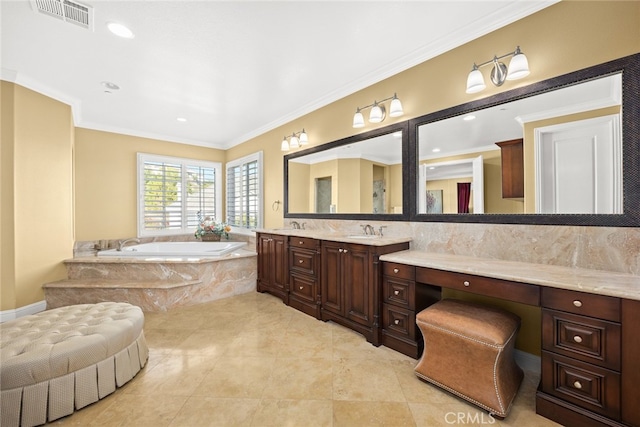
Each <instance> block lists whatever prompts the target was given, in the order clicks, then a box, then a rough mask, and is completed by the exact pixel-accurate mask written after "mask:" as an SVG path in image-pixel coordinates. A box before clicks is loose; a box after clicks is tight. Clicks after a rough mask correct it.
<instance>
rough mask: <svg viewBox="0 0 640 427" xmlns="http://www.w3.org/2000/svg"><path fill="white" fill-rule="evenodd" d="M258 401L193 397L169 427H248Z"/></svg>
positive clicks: (258, 403)
mask: <svg viewBox="0 0 640 427" xmlns="http://www.w3.org/2000/svg"><path fill="white" fill-rule="evenodd" d="M259 405H260V400H258V399H227V398H215V397H203V396H193V397H191V398H189V399H188V400H187V402H186V403H185V404H184V406H183V407H182V409H181V410H180V412H178V414H177V415H176V417H175V418H174V419H173V421H172V422H171V424H170V426H171V427H207V426H211V427H234V426H250V425H251V420H252V419H253V417H254V415H255V413H256V411H257V409H258V406H259Z"/></svg>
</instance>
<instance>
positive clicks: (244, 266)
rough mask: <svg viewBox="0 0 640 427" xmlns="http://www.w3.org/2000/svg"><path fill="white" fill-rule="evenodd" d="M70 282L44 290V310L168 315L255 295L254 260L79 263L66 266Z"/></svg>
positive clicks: (246, 254)
mask: <svg viewBox="0 0 640 427" xmlns="http://www.w3.org/2000/svg"><path fill="white" fill-rule="evenodd" d="M65 266H66V268H67V275H68V277H69V279H66V280H59V281H56V282H52V283H47V284H45V285H43V289H44V294H45V300H46V302H47V309H51V308H57V307H62V306H67V305H73V304H91V303H97V302H105V301H115V302H128V303H130V304H133V305H137V306H139V307H140V308H142V310H143V311H145V312H157V311H167V310H170V309H172V308H175V307H182V306H188V305H195V304H200V303H203V302H209V301H214V300H218V299H222V298H227V297H230V296H233V295H239V294H244V293H249V292H255V291H256V282H257V254H256V253H255V252H252V251H247V250H239V251H237V252H234V253H233V254H228V255H226V256H223V257H219V258H199V259H190V258H172V257H171V258H159V257H150V258H138V257H136V258H116V257H95V256H90V257H78V258H72V259H69V260H66V261H65Z"/></svg>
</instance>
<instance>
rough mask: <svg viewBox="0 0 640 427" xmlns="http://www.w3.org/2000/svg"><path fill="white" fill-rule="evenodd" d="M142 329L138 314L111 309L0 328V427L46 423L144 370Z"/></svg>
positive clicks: (57, 312)
mask: <svg viewBox="0 0 640 427" xmlns="http://www.w3.org/2000/svg"><path fill="white" fill-rule="evenodd" d="M143 325H144V314H143V313H142V310H141V309H140V308H139V307H136V306H134V305H131V304H127V303H115V302H103V303H98V304H81V305H72V306H68V307H60V308H56V309H53V310H48V311H43V312H41V313H38V314H34V315H31V316H25V317H22V318H20V319H16V320H12V321H9V322H6V323H3V324H0V337H1V340H0V370H1V376H0V383H1V384H0V388H1V389H2V395H1V400H2V402H1V411H2V417H1V420H0V424H2V426H3V427H12V426H18V425H22V426H34V425H39V424H44V423H46V422H47V421H53V420H55V419H58V418H61V417H64V416H66V415H70V414H71V413H73V411H74V408H75V409H80V408H83V407H85V406H87V405H89V404H91V403H94V402H96V401H98V400H99V399H102V398H103V397H105V396H107V395H108V394H110V393H113V392H114V391H115V389H116V386H118V387H121V386H122V385H124V384H125V383H127V382H128V381H129V380H131V379H132V378H133V377H134V376H135V375H136V374H137V373H138V372H139V371H140V369H141V368H143V367H144V365H145V364H146V361H147V358H148V355H149V350H148V348H147V345H146V342H145V339H144V333H143V330H142V327H143Z"/></svg>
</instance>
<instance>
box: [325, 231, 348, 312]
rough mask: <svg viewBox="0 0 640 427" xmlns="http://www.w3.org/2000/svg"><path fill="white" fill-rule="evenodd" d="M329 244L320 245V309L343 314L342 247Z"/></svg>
mask: <svg viewBox="0 0 640 427" xmlns="http://www.w3.org/2000/svg"><path fill="white" fill-rule="evenodd" d="M341 246H344V245H339V244H335V243H331V242H323V245H322V261H321V263H322V274H321V277H322V278H321V284H322V286H321V290H320V294H321V295H322V309H323V310H328V311H331V312H334V313H336V314H342V313H343V289H342V269H341V261H342V254H343V251H342V247H341Z"/></svg>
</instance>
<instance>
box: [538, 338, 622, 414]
mask: <svg viewBox="0 0 640 427" xmlns="http://www.w3.org/2000/svg"><path fill="white" fill-rule="evenodd" d="M541 384H542V391H543V392H545V393H548V394H551V395H553V396H556V397H558V398H560V399H563V400H566V401H567V402H571V403H573V404H575V405H578V406H580V407H582V408H585V409H588V410H590V411H593V412H596V413H598V414H602V415H605V416H607V417H609V418H612V419H615V420H619V419H620V374H619V373H617V372H613V371H610V370H608V369H604V368H600V367H598V366H594V365H591V364H589V363H583V362H580V361H578V360H573V359H569V358H567V357H564V356H560V355H558V354H553V353H549V352H547V351H544V350H543V351H542V381H541Z"/></svg>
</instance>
